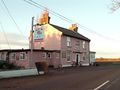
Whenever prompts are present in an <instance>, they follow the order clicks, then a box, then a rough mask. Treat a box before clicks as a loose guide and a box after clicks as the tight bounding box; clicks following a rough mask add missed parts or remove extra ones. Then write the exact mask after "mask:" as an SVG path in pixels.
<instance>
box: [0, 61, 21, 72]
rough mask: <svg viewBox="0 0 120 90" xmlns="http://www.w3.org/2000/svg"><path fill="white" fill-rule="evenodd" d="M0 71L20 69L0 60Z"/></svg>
mask: <svg viewBox="0 0 120 90" xmlns="http://www.w3.org/2000/svg"><path fill="white" fill-rule="evenodd" d="M0 69H8V70H9V69H10V70H11V69H20V67H18V66H16V65H14V64H13V63H8V62H7V61H4V60H0Z"/></svg>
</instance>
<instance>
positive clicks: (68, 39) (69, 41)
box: [67, 37, 71, 46]
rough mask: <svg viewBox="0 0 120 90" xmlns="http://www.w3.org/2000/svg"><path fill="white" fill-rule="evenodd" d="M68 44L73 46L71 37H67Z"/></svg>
mask: <svg viewBox="0 0 120 90" xmlns="http://www.w3.org/2000/svg"><path fill="white" fill-rule="evenodd" d="M67 46H71V39H70V37H67Z"/></svg>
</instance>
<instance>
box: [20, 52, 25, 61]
mask: <svg viewBox="0 0 120 90" xmlns="http://www.w3.org/2000/svg"><path fill="white" fill-rule="evenodd" d="M21 55H23V56H21ZM24 55H25V56H24ZM21 57H22V58H21ZM19 59H20V60H25V59H26V53H25V52H20V55H19Z"/></svg>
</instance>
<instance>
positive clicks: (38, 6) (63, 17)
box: [24, 0, 120, 42]
mask: <svg viewBox="0 0 120 90" xmlns="http://www.w3.org/2000/svg"><path fill="white" fill-rule="evenodd" d="M24 1H25V2H27V3H28V4H31V5H33V6H35V7H37V8H40V9H46V8H47V7H45V6H43V5H41V4H39V3H37V2H35V1H33V0H24ZM47 9H48V8H47ZM48 11H49V12H50V13H51V14H52V15H55V16H58V17H59V18H61V19H62V20H65V21H67V22H68V23H73V22H74V21H72V20H70V19H68V18H66V17H65V16H63V15H61V14H59V13H57V12H55V11H53V10H51V9H48ZM76 24H77V25H78V26H79V27H80V28H81V29H83V30H86V31H88V32H90V33H92V34H95V35H97V36H99V37H102V38H104V39H107V40H112V41H117V42H118V41H119V42H120V40H116V39H113V38H110V37H107V36H105V35H103V34H100V33H98V32H96V31H94V30H92V29H89V28H87V27H85V26H83V25H81V24H79V23H76Z"/></svg>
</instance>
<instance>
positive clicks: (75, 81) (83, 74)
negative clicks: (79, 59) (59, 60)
mask: <svg viewBox="0 0 120 90" xmlns="http://www.w3.org/2000/svg"><path fill="white" fill-rule="evenodd" d="M0 90H120V65H111V66H110V65H109V66H97V67H96V66H90V67H75V68H66V69H62V70H52V71H50V72H49V74H47V75H40V76H30V77H19V78H11V79H1V80H0Z"/></svg>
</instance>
